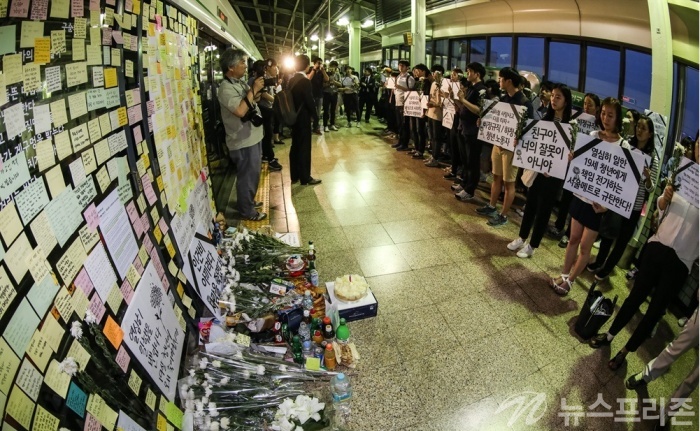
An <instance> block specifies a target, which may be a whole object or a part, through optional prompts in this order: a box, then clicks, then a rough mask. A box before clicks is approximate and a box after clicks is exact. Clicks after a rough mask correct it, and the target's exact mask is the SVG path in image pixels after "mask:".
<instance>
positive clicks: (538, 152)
mask: <svg viewBox="0 0 700 431" xmlns="http://www.w3.org/2000/svg"><path fill="white" fill-rule="evenodd" d="M570 147H571V125H569V124H562V123H556V122H554V121H542V120H530V121H529V122H528V124H527V126H525V128H524V129H523V135H522V137H521V138H520V140H518V145H517V146H516V147H515V156H514V157H513V166H518V167H520V168H525V169H529V170H532V171H535V172H539V173H543V174H547V175H550V176H552V177H555V178H560V179H562V180H563V179H564V178H565V177H566V167H567V166H568V164H569V148H570Z"/></svg>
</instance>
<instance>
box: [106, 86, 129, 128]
mask: <svg viewBox="0 0 700 431" xmlns="http://www.w3.org/2000/svg"><path fill="white" fill-rule="evenodd" d="M105 85H106V84H105ZM117 118H118V119H119V126H120V127H121V126H126V125H127V124H128V123H129V117H128V115H127V114H126V108H125V107H123V106H122V107H120V108H119V109H117Z"/></svg>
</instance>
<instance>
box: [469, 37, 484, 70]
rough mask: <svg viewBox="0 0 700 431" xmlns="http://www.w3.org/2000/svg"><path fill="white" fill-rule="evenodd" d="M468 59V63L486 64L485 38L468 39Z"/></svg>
mask: <svg viewBox="0 0 700 431" xmlns="http://www.w3.org/2000/svg"><path fill="white" fill-rule="evenodd" d="M468 61H469V63H472V62H478V63H481V64H486V39H472V40H471V41H470V43H469V60H468ZM465 67H466V66H465Z"/></svg>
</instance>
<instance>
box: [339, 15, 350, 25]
mask: <svg viewBox="0 0 700 431" xmlns="http://www.w3.org/2000/svg"><path fill="white" fill-rule="evenodd" d="M348 24H350V21H349V20H348V19H347V18H346V17H342V18H340V19H339V20H338V25H348Z"/></svg>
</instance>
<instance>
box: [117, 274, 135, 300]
mask: <svg viewBox="0 0 700 431" xmlns="http://www.w3.org/2000/svg"><path fill="white" fill-rule="evenodd" d="M119 290H121V292H122V296H123V297H124V301H126V303H127V305H128V304H131V297H132V296H134V289H132V288H131V284H130V283H129V280H124V282H123V283H122V285H121V287H120V288H119Z"/></svg>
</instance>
